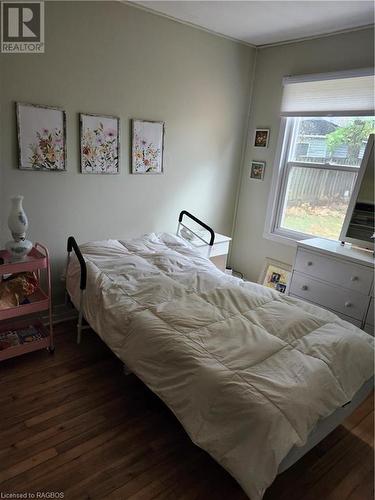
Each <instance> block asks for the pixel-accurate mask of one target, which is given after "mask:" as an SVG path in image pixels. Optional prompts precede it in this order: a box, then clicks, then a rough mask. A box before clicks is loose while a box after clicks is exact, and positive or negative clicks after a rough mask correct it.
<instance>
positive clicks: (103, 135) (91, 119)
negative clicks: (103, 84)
mask: <svg viewBox="0 0 375 500" xmlns="http://www.w3.org/2000/svg"><path fill="white" fill-rule="evenodd" d="M119 122H120V119H119V118H117V117H115V116H100V115H88V114H81V115H80V123H81V172H82V173H83V174H117V173H118V172H119V149H120V142H119Z"/></svg>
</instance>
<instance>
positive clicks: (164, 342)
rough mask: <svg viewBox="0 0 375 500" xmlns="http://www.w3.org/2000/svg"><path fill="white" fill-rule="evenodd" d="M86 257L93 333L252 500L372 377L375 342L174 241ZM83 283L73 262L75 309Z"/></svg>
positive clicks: (94, 251)
mask: <svg viewBox="0 0 375 500" xmlns="http://www.w3.org/2000/svg"><path fill="white" fill-rule="evenodd" d="M81 250H82V253H83V255H84V257H85V259H86V262H87V269H88V285H87V290H86V292H85V294H84V315H85V317H86V318H87V320H88V321H89V323H90V324H91V326H92V327H93V328H94V329H95V331H96V332H97V333H98V334H99V335H100V336H101V338H102V339H103V340H104V341H105V342H106V343H107V344H108V346H109V347H110V348H111V349H112V351H113V352H114V353H116V354H117V356H118V357H119V358H121V360H123V361H124V362H125V363H126V364H127V365H128V367H129V368H130V369H131V370H132V371H133V372H134V373H135V374H136V375H137V376H138V377H139V378H140V379H141V380H143V382H144V383H145V384H146V385H147V386H148V387H150V389H151V390H152V391H154V392H155V393H156V394H157V395H158V396H159V397H160V398H161V399H162V400H163V401H164V402H165V403H166V404H167V405H168V406H169V408H170V409H171V410H172V411H173V412H174V413H175V415H176V416H177V418H178V419H179V420H180V422H181V423H182V425H183V426H184V428H185V429H186V431H187V432H188V434H189V436H190V437H191V439H192V440H193V442H194V443H196V444H197V445H198V446H200V447H201V448H203V449H205V450H206V451H207V452H208V453H210V455H211V456H212V457H213V458H214V459H215V460H217V461H218V462H219V463H220V464H221V465H222V466H223V467H225V469H227V470H228V471H229V472H230V473H231V474H232V475H233V476H234V477H235V478H236V479H237V481H238V482H239V483H240V484H241V486H242V488H243V489H244V490H245V492H246V493H247V494H248V496H249V497H250V498H251V499H252V500H258V499H260V498H262V496H263V494H264V491H265V490H266V488H267V487H268V486H269V485H270V484H271V483H272V481H273V480H274V478H275V476H276V475H277V471H278V467H279V464H280V462H281V461H282V460H283V458H284V457H285V456H286V455H287V453H288V452H289V451H290V449H291V448H292V447H293V446H294V445H297V446H301V445H303V444H304V443H305V441H306V439H307V436H308V434H309V432H310V431H311V430H312V429H313V427H314V426H315V425H316V423H317V422H318V420H319V419H322V418H324V417H327V416H328V415H330V414H331V413H332V412H333V411H334V410H336V409H337V408H339V407H340V406H342V405H344V404H345V403H347V402H348V401H350V400H351V398H352V396H353V395H354V393H355V392H356V391H358V389H359V388H360V387H361V386H362V385H363V384H364V382H366V381H367V380H368V379H369V378H370V377H371V376H372V373H373V339H372V337H370V336H369V335H367V334H366V333H364V332H363V331H361V330H359V329H357V328H356V327H354V326H353V325H351V324H349V323H346V322H344V321H342V320H340V319H339V318H338V317H337V316H335V315H334V314H331V313H329V312H327V311H325V310H323V309H320V308H319V307H315V306H313V305H309V304H307V303H305V302H301V301H298V300H296V299H293V298H290V297H286V296H284V295H282V294H279V293H278V292H273V291H272V290H270V289H268V288H265V287H263V286H260V285H257V284H255V283H249V282H243V281H242V280H239V279H237V278H233V277H231V276H228V275H225V274H223V273H222V272H220V271H219V270H217V269H216V267H215V266H214V265H213V264H212V263H211V262H210V261H209V260H207V259H205V258H204V257H201V256H199V255H197V254H196V252H195V251H194V250H192V249H191V248H190V246H189V245H188V244H186V243H185V242H183V241H182V240H181V239H179V238H177V237H175V236H172V235H168V234H158V235H156V234H150V235H146V236H144V237H143V238H140V239H136V240H130V241H123V242H119V241H117V240H106V241H100V242H95V243H88V244H85V245H82V246H81ZM78 278H79V268H78V264H77V261H76V260H75V259H73V260H72V262H71V265H70V266H69V270H68V290H69V292H70V295H71V297H72V299H73V302H74V303H75V304H76V306H77V307H78V304H79V279H78Z"/></svg>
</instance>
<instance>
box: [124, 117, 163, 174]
mask: <svg viewBox="0 0 375 500" xmlns="http://www.w3.org/2000/svg"><path fill="white" fill-rule="evenodd" d="M164 128H165V124H164V122H154V121H147V120H133V121H132V174H162V173H163V169H164V167H163V160H164V158H163V157H164Z"/></svg>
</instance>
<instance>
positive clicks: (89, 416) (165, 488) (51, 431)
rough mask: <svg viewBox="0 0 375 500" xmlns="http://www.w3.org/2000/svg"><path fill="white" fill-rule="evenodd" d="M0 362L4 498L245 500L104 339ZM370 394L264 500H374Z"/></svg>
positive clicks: (68, 333)
mask: <svg viewBox="0 0 375 500" xmlns="http://www.w3.org/2000/svg"><path fill="white" fill-rule="evenodd" d="M55 333H56V352H55V354H54V355H50V354H48V353H47V352H46V351H39V352H35V353H30V354H26V355H24V356H22V357H19V358H16V359H13V360H8V361H5V362H2V363H1V364H0V380H1V383H0V492H2V493H3V497H4V494H5V493H14V492H34V493H36V492H63V493H64V498H65V499H68V500H72V499H79V500H81V499H88V498H93V499H94V498H95V499H101V500H102V499H105V498H113V499H126V500H127V499H131V500H135V499H137V500H141V499H144V500H149V499H159V500H161V499H163V500H167V499H168V500H177V499H181V500H182V499H185V500H192V499H196V500H220V499H223V500H224V499H225V500H246V498H247V497H246V495H245V494H244V493H243V491H242V490H241V488H240V487H239V486H238V485H237V483H236V482H235V481H234V480H233V479H232V478H231V476H230V475H229V474H227V473H226V472H225V471H224V470H223V469H222V468H221V467H220V466H219V465H217V464H216V463H215V462H214V461H213V460H212V459H211V458H210V457H209V456H208V455H207V454H206V453H205V452H203V451H202V450H200V449H199V448H197V447H196V446H194V445H193V444H192V443H191V442H190V440H189V438H188V436H187V435H186V433H185V432H184V430H183V429H182V427H181V426H180V424H179V423H178V421H177V420H176V419H175V417H174V416H173V415H172V413H171V412H170V411H169V410H168V409H167V408H166V407H165V406H164V405H163V403H161V402H160V401H159V400H158V398H157V397H156V396H154V395H153V394H152V393H151V392H150V391H149V390H148V389H147V388H146V387H145V386H144V385H143V384H142V383H141V382H140V381H139V380H138V379H137V378H136V377H135V376H133V375H130V376H124V375H123V372H122V365H121V362H120V361H119V360H118V359H117V358H115V356H114V355H113V354H112V353H111V352H110V351H109V350H108V349H107V348H106V347H105V345H104V344H103V343H102V342H101V341H100V340H99V339H98V337H97V336H96V335H95V334H93V333H91V332H85V333H84V336H83V341H82V344H81V346H80V347H78V346H77V345H76V344H75V328H74V324H73V323H71V322H69V323H65V324H60V325H58V326H56V328H55ZM373 404H374V401H373V396H371V397H369V398H368V399H367V400H366V401H365V402H364V403H363V404H362V405H361V407H360V408H359V409H358V410H357V411H356V412H355V413H354V414H353V415H352V416H351V417H350V418H349V419H347V421H346V422H345V423H344V425H342V426H340V427H338V428H337V429H336V430H335V431H334V432H333V433H332V434H330V435H329V436H328V437H327V438H326V439H325V440H324V441H323V442H321V443H320V444H319V445H318V446H317V447H315V448H314V449H313V450H312V451H311V452H310V453H309V454H308V455H306V456H305V457H304V458H303V459H302V460H301V461H300V462H298V463H297V464H296V465H295V466H293V467H292V468H291V469H289V470H288V471H286V472H285V473H284V474H282V475H281V476H279V477H278V478H277V479H276V481H275V482H274V484H273V485H272V487H271V488H269V490H268V491H267V493H266V495H265V500H276V499H277V500H284V499H285V500H294V499H295V500H317V499H329V500H344V499H350V500H371V499H373V497H374V489H373V476H374V460H373V448H374V446H373V419H374V408H373ZM36 498H37V497H36Z"/></svg>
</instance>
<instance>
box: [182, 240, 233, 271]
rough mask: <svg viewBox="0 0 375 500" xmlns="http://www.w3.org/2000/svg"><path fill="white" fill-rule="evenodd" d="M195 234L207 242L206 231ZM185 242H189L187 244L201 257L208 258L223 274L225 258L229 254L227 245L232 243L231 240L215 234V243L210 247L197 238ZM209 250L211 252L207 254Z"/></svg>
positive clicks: (225, 263)
mask: <svg viewBox="0 0 375 500" xmlns="http://www.w3.org/2000/svg"><path fill="white" fill-rule="evenodd" d="M195 233H196V234H198V235H199V236H201V238H202V239H204V240H205V241H207V231H204V230H203V231H195ZM187 241H189V243H191V244H192V245H193V246H194V247H195V248H196V249H197V250H198V251H199V253H200V254H201V255H203V256H204V257H209V259H210V260H211V262H213V263H214V264H215V266H216V267H217V268H219V269H220V270H221V271H223V272H225V268H226V265H227V257H228V253H229V244H230V242H231V241H232V238H230V237H229V236H225V235H223V234H219V233H215V241H214V244H213V245H212V247H210V245H208V243H205V242H204V241H202V240H200V239H199V238H194V239H192V240H187ZM210 248H211V251H210V253H209V250H210Z"/></svg>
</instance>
